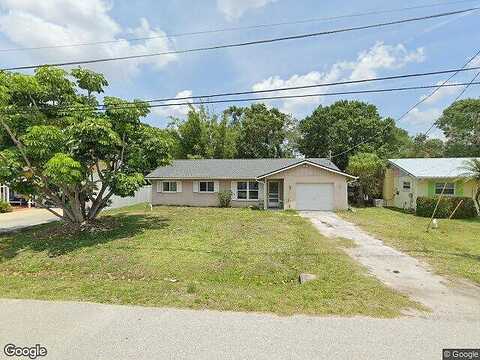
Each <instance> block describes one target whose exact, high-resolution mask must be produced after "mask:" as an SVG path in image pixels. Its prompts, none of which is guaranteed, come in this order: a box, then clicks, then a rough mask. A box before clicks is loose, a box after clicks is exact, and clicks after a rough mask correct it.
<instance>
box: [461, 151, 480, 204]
mask: <svg viewBox="0 0 480 360" xmlns="http://www.w3.org/2000/svg"><path fill="white" fill-rule="evenodd" d="M465 170H466V175H467V179H468V180H470V181H474V182H475V183H476V184H477V192H476V193H475V201H476V202H477V205H478V208H479V209H480V159H478V158H477V159H470V160H468V161H467V162H466V164H465Z"/></svg>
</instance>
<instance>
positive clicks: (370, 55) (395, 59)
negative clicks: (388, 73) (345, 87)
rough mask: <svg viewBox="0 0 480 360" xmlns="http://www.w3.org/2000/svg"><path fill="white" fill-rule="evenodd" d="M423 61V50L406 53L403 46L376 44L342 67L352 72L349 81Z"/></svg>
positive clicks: (418, 49)
mask: <svg viewBox="0 0 480 360" xmlns="http://www.w3.org/2000/svg"><path fill="white" fill-rule="evenodd" d="M424 60H425V54H424V49H423V48H417V49H416V50H415V51H410V52H409V51H408V50H407V49H406V47H405V46H404V45H403V44H397V45H395V46H393V45H385V44H384V43H383V42H377V43H376V44H375V45H374V46H373V47H371V48H370V49H369V50H366V51H362V52H360V53H359V54H358V57H357V60H356V61H352V62H345V63H343V64H342V66H343V67H344V68H345V69H350V70H352V73H351V75H350V79H351V80H357V79H364V78H370V77H375V76H377V73H376V71H377V70H380V69H399V68H402V67H404V66H405V65H407V64H408V63H412V62H415V63H420V62H423V61H424Z"/></svg>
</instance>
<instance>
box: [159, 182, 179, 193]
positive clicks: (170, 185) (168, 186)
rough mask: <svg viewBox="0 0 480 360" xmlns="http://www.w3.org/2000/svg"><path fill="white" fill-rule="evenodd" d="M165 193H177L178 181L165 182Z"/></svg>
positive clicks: (163, 188) (163, 185) (163, 187)
mask: <svg viewBox="0 0 480 360" xmlns="http://www.w3.org/2000/svg"><path fill="white" fill-rule="evenodd" d="M162 190H163V192H177V182H176V181H164V182H163V183H162Z"/></svg>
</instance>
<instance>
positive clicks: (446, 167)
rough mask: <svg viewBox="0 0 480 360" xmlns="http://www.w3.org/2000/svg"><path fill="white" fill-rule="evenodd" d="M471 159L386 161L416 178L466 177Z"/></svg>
mask: <svg viewBox="0 0 480 360" xmlns="http://www.w3.org/2000/svg"><path fill="white" fill-rule="evenodd" d="M471 159H473V158H428V159H426V158H418V159H389V160H388V161H389V162H390V163H391V164H393V165H395V166H397V167H399V168H400V169H402V170H404V171H406V172H407V173H409V174H410V175H412V176H414V177H417V178H457V177H466V176H467V170H466V169H465V166H466V163H467V161H468V160H471Z"/></svg>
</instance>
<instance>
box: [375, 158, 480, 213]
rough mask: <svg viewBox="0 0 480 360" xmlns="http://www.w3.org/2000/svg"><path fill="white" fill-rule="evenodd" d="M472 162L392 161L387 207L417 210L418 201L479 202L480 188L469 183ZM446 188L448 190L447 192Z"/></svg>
mask: <svg viewBox="0 0 480 360" xmlns="http://www.w3.org/2000/svg"><path fill="white" fill-rule="evenodd" d="M469 159H471V158H428V159H424V158H418V159H390V160H388V167H387V171H386V172H385V180H384V183H383V198H384V200H385V201H386V205H387V206H394V207H398V208H402V209H415V208H416V203H417V197H419V196H427V197H434V196H438V195H440V194H441V193H442V191H443V195H444V196H462V197H471V198H475V193H476V188H477V184H475V182H473V181H468V180H467V174H466V172H467V171H466V169H465V166H466V162H467V161H468V160H469ZM444 187H445V190H444V189H443V188H444Z"/></svg>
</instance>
